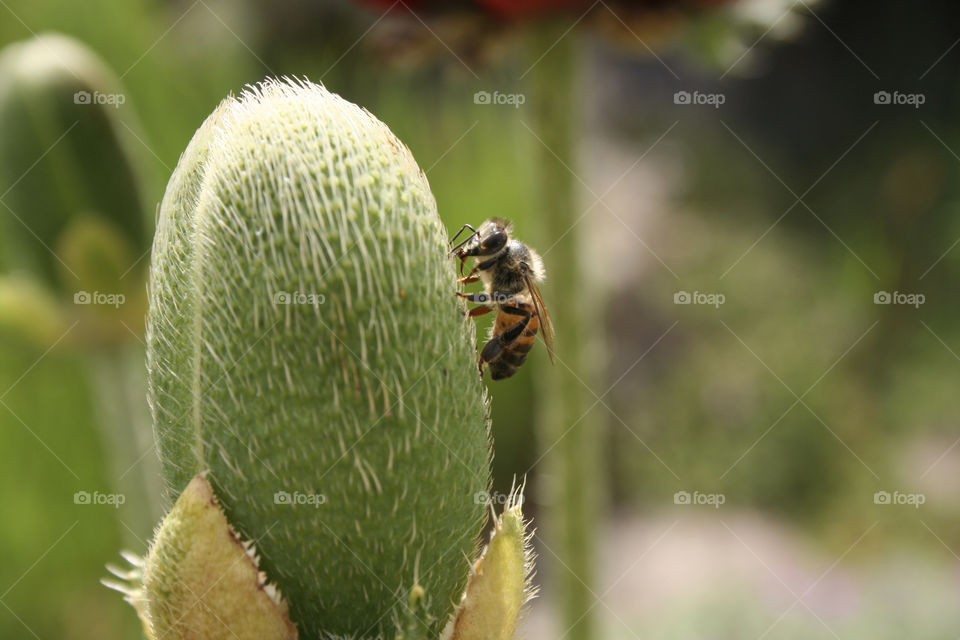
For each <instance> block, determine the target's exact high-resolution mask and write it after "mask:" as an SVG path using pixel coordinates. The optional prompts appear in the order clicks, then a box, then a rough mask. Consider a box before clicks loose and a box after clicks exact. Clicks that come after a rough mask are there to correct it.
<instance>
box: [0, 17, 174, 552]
mask: <svg viewBox="0 0 960 640" xmlns="http://www.w3.org/2000/svg"><path fill="white" fill-rule="evenodd" d="M131 123H132V124H131ZM125 129H126V131H125ZM138 130H139V126H138V125H137V124H136V119H135V118H134V117H133V113H132V106H131V105H130V104H128V100H127V94H126V93H125V90H124V88H123V85H122V84H121V82H120V79H119V78H117V76H116V74H115V73H114V72H113V70H112V69H110V67H109V66H108V65H107V64H106V63H105V62H104V61H103V60H102V59H100V57H99V56H98V55H97V54H96V53H95V52H93V51H92V50H91V49H90V48H89V47H87V46H86V45H85V44H84V43H82V42H80V41H78V40H75V39H73V38H70V37H68V36H64V35H60V34H53V33H51V34H43V35H39V36H36V37H33V38H30V39H28V40H24V41H22V42H15V43H12V44H9V45H7V46H6V47H4V48H3V49H2V50H0V194H2V196H0V229H2V230H3V234H2V235H3V238H2V240H3V241H4V244H3V247H2V251H0V252H3V253H5V254H6V259H5V260H4V267H6V268H9V269H13V270H19V271H21V272H27V273H29V274H31V275H32V276H33V277H32V278H31V279H30V281H31V282H32V281H34V280H35V281H36V282H37V286H38V287H43V288H44V289H45V290H46V292H47V293H48V294H49V297H50V299H51V300H54V301H55V300H56V299H58V298H59V299H60V300H62V304H61V305H56V304H50V305H47V308H50V309H52V310H53V311H51V312H52V313H57V314H58V316H60V318H59V319H60V320H61V322H60V323H59V325H56V324H55V325H54V326H63V327H67V326H71V330H70V331H66V332H61V333H59V334H58V335H56V336H53V337H52V338H50V336H49V335H46V334H45V332H34V334H35V336H36V338H37V340H38V344H37V346H38V347H39V348H47V347H48V346H49V345H50V344H51V343H53V342H56V341H59V339H60V338H61V337H62V336H63V335H65V333H70V336H69V340H68V341H67V342H70V343H72V344H73V345H74V346H77V347H79V348H81V349H83V350H85V352H86V354H87V358H86V360H87V362H88V363H89V366H90V371H91V378H90V385H91V387H92V392H93V405H94V407H95V411H96V412H97V414H98V415H97V417H98V419H99V420H98V421H99V422H100V424H101V426H102V429H103V445H104V449H105V451H106V455H107V456H108V457H109V458H110V459H109V460H108V461H106V462H105V466H107V467H108V468H109V469H110V470H111V471H112V472H113V473H112V478H113V481H114V487H113V489H114V490H115V491H117V492H120V493H123V494H124V495H125V497H126V502H125V507H124V509H123V511H121V512H120V513H121V514H122V517H123V524H125V525H126V527H125V529H127V530H125V531H123V536H124V537H125V538H126V540H127V544H133V543H134V542H135V540H134V536H136V540H137V541H139V540H142V539H143V537H145V536H147V535H148V534H149V533H150V531H151V530H152V528H153V524H154V523H155V522H156V520H157V518H159V515H160V512H159V504H158V501H155V500H154V497H155V496H157V495H158V494H159V491H158V487H155V486H151V485H155V484H157V482H158V480H157V478H158V477H159V463H158V462H157V458H156V456H151V455H149V454H146V455H145V452H147V451H150V449H149V448H150V447H151V446H152V445H151V442H152V430H151V427H150V421H149V419H148V414H147V404H146V383H145V371H144V367H143V358H144V350H143V348H142V347H141V346H140V344H139V342H138V341H139V336H138V335H137V333H138V332H142V325H143V320H142V319H143V316H144V313H145V307H146V294H145V271H146V269H145V265H142V264H141V263H140V261H138V257H139V256H141V255H142V254H143V253H144V252H145V251H146V250H147V248H148V246H149V242H150V237H151V231H150V230H151V228H152V218H153V216H152V214H151V209H152V206H151V205H149V204H147V203H148V201H149V199H148V197H147V195H146V194H147V192H148V190H149V187H150V186H151V185H152V184H153V179H152V177H151V176H150V175H149V171H148V165H147V164H146V163H145V162H144V159H143V157H142V149H140V148H139V146H134V144H133V143H132V142H131V138H132V137H137V138H142V135H138V133H137V131H138ZM23 293H24V289H23V288H22V287H21V288H13V289H9V290H8V294H9V295H20V294H23ZM27 293H29V292H27ZM35 297H36V296H35ZM106 298H109V299H110V300H114V301H116V302H115V303H114V302H107V303H106V304H104V303H102V300H103V299H106ZM71 303H73V304H72V305H71ZM42 308H43V307H40V306H38V305H37V304H34V305H32V306H25V307H23V312H29V311H31V310H40V309H42ZM34 313H39V311H34ZM0 319H2V318H0ZM28 322H29V319H28V318H24V317H23V313H21V324H26V323H28ZM33 322H34V323H35V324H37V325H40V326H44V325H43V323H41V321H40V319H35V320H34V321H33ZM71 323H72V324H71ZM48 324H49V323H48ZM73 327H75V328H73ZM27 337H29V336H27ZM64 428H71V425H64Z"/></svg>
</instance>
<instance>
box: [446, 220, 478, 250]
mask: <svg viewBox="0 0 960 640" xmlns="http://www.w3.org/2000/svg"><path fill="white" fill-rule="evenodd" d="M464 229H470V231H472V232H473V233H471V234H470V235H469V236H467V239H466V240H464V241H463V242H461V243H460V244H458V245H457V246H455V247H453V248H452V249H451V250H450V253H451V254H453V253H455V252H456V251H457V250H458V249H459V248H460V247H462V246H463V245H465V244H467V243H468V242H470V239H471V238H473V237H474V236H475V235H477V230H476V229H474V228H473V227H472V226H471V225H469V224H465V225H463V226H462V227H460V230H459V231H457V233H456V234H455V235H454V236H453V237H452V238H450V244H451V245H452V244H453V243H454V242H456V240H457V238H459V237H460V234H461V233H463V231H464Z"/></svg>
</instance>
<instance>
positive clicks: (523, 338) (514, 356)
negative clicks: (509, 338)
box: [490, 313, 540, 380]
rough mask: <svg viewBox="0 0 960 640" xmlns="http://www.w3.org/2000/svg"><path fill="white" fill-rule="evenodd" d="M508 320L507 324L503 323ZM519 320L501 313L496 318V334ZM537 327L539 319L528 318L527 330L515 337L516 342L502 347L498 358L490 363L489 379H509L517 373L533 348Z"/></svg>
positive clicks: (516, 317) (535, 317)
mask: <svg viewBox="0 0 960 640" xmlns="http://www.w3.org/2000/svg"><path fill="white" fill-rule="evenodd" d="M508 319H509V322H504V321H505V320H508ZM519 319H520V316H514V315H510V314H505V313H501V314H500V315H499V316H498V317H497V323H496V326H495V331H496V333H497V334H499V333H502V332H503V331H504V330H506V329H507V328H509V326H510V325H512V324H513V322H514V321H516V320H519ZM539 326H540V319H539V318H538V317H537V316H536V315H534V316H533V317H531V318H530V322H528V323H527V328H526V329H525V330H524V331H523V333H521V334H520V335H519V336H517V338H516V340H514V341H513V342H511V343H510V344H508V345H505V346H504V347H503V351H502V352H501V353H500V356H499V357H498V358H497V359H496V360H494V361H492V362H491V363H490V377H491V378H492V379H493V380H502V379H504V378H509V377H510V376H512V375H513V374H514V373H516V372H517V369H518V368H519V367H520V365H522V364H523V363H524V362H525V361H526V359H527V354H528V353H530V349H532V348H533V342H534V340H535V339H536V337H537V330H538V329H539Z"/></svg>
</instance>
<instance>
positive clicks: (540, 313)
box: [523, 268, 554, 362]
mask: <svg viewBox="0 0 960 640" xmlns="http://www.w3.org/2000/svg"><path fill="white" fill-rule="evenodd" d="M523 279H524V281H525V282H526V285H527V291H529V292H530V297H531V298H533V308H534V309H536V311H537V318H539V320H540V335H541V336H543V343H544V344H545V345H546V346H547V355H548V356H550V362H554V359H553V322H551V321H550V314H549V313H547V308H546V307H545V306H544V304H543V296H542V295H540V289H539V288H538V287H537V283H536V282H534V281H533V275H532V274H531V272H530V269H529V268H527V269H524V270H523Z"/></svg>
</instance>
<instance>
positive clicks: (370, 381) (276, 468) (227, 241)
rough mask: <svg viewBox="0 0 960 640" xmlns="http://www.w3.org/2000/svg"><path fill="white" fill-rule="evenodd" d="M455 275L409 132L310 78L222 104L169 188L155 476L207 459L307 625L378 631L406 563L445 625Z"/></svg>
mask: <svg viewBox="0 0 960 640" xmlns="http://www.w3.org/2000/svg"><path fill="white" fill-rule="evenodd" d="M454 281H455V270H454V266H453V263H452V261H450V260H449V259H448V258H447V257H446V238H445V233H444V231H443V228H442V226H441V225H440V223H439V218H438V217H437V213H436V205H435V203H434V200H433V196H432V195H431V194H430V190H429V187H428V185H427V182H426V180H425V178H424V176H423V174H422V173H421V172H420V170H419V169H418V168H417V166H416V164H415V162H414V160H413V158H412V156H411V155H410V153H409V151H407V150H406V148H405V147H404V146H403V145H402V143H400V142H399V141H398V140H397V139H396V138H395V137H394V136H393V134H391V133H390V131H389V130H388V129H387V128H386V126H384V125H383V124H382V123H380V122H379V121H378V120H376V119H375V118H373V117H372V116H371V115H370V114H368V113H367V112H365V111H363V110H361V109H359V108H358V107H356V106H354V105H352V104H350V103H348V102H346V101H344V100H342V99H341V98H339V97H337V96H335V95H333V94H330V93H328V92H327V91H326V90H325V89H323V88H322V87H318V86H316V85H310V84H307V83H294V82H275V81H272V82H268V83H266V84H264V85H262V86H260V87H258V88H253V89H249V90H247V91H246V92H244V93H243V95H242V96H240V98H239V99H228V100H226V101H224V103H223V104H221V106H220V107H219V108H218V109H217V110H216V111H215V112H214V113H213V115H211V116H210V118H208V119H207V121H206V122H205V123H204V125H203V126H202V127H201V128H200V130H199V131H198V132H197V134H196V135H195V137H194V139H193V141H192V142H191V144H190V146H189V147H188V148H187V150H186V151H185V152H184V155H183V157H182V158H181V161H180V164H179V166H178V168H177V170H176V171H175V172H174V175H173V177H172V178H171V181H170V184H169V185H168V188H167V192H166V195H165V197H164V201H163V204H162V206H161V211H160V219H159V222H158V231H157V236H156V240H155V244H154V255H153V272H152V276H151V301H150V313H149V318H148V369H149V377H150V381H149V387H150V397H151V402H152V407H153V413H154V420H155V426H156V431H157V435H158V439H159V446H160V451H161V458H162V461H163V466H164V477H165V479H166V481H167V484H168V495H169V497H170V498H175V497H176V495H177V493H178V492H179V491H180V490H182V488H183V487H185V486H186V485H187V482H188V481H189V480H190V478H191V477H192V476H193V475H194V474H196V473H198V472H201V471H204V470H209V479H210V481H211V484H212V485H213V487H214V490H215V492H216V494H217V496H218V498H219V500H220V502H221V504H222V506H223V508H224V510H225V512H226V514H227V518H228V520H229V522H230V523H231V525H232V526H234V527H235V528H236V529H237V530H238V532H239V533H240V534H241V535H242V536H243V537H244V538H245V539H249V540H251V541H253V542H254V543H255V544H256V547H257V550H258V552H259V554H260V555H261V557H262V564H261V568H263V569H264V570H265V571H266V573H267V575H268V576H269V578H270V579H271V580H272V581H274V582H275V583H276V584H277V586H278V587H279V588H280V589H281V591H282V592H283V594H284V596H285V597H286V598H287V599H288V601H289V603H290V612H291V617H292V618H293V620H294V621H295V622H297V623H298V625H299V627H300V632H301V634H303V635H304V636H305V637H316V636H317V635H318V634H340V635H348V636H356V637H360V638H365V637H376V635H377V634H378V633H379V634H383V635H385V636H386V637H390V635H392V633H393V630H394V628H395V625H396V621H397V617H398V615H399V614H398V611H399V610H400V609H401V608H402V606H403V605H404V603H405V601H406V598H407V596H408V594H409V593H410V590H411V588H412V587H413V586H414V585H415V584H416V583H417V582H419V584H420V585H422V586H423V588H424V590H425V593H426V597H427V599H428V605H427V610H428V611H429V613H430V615H431V616H432V617H433V619H434V620H436V621H438V622H437V624H442V622H443V621H444V620H445V619H446V618H447V617H448V615H449V613H450V612H451V609H452V603H453V602H454V601H455V600H456V598H457V597H458V596H459V593H460V591H461V590H462V588H463V585H464V580H465V578H466V572H465V567H464V556H465V555H467V556H469V555H472V554H471V552H472V550H473V549H474V547H475V537H476V534H477V533H478V532H479V526H480V523H481V521H482V518H483V505H482V504H477V502H476V501H475V500H474V496H475V494H476V492H477V491H482V490H484V489H485V488H486V487H487V485H488V475H489V443H488V426H487V403H486V399H485V394H484V392H483V388H482V385H481V383H480V379H479V377H478V376H477V374H476V364H475V357H476V356H475V352H474V350H473V343H474V340H475V337H474V330H473V327H472V325H471V324H470V322H469V320H467V319H466V318H465V317H464V316H463V314H462V307H461V306H460V305H459V304H458V303H457V302H456V301H455V298H454V296H453V295H452V292H453V291H454V289H455V282H454ZM278 492H287V494H289V495H290V496H292V499H293V500H294V501H295V500H296V498H295V496H297V495H299V496H322V504H286V503H284V499H283V498H279V499H278V498H277V495H278Z"/></svg>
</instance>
